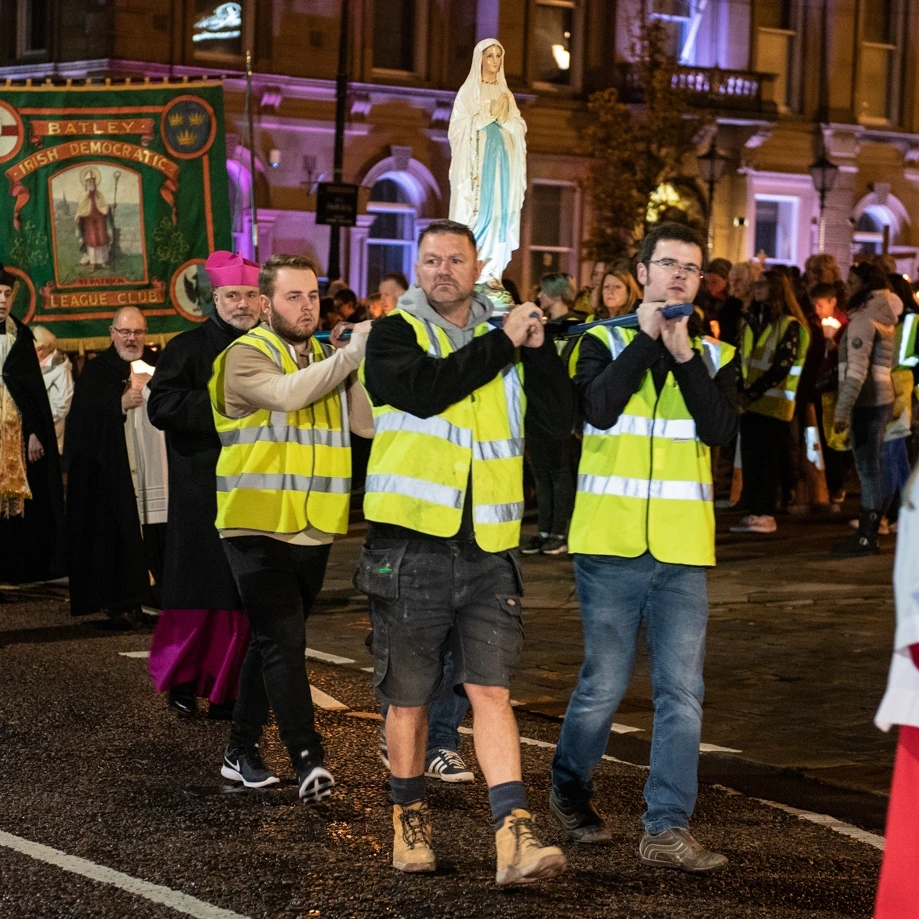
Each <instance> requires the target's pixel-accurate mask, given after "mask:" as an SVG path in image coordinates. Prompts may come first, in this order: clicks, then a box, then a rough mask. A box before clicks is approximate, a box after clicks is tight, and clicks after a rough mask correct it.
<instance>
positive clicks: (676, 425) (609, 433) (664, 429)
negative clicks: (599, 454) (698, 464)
mask: <svg viewBox="0 0 919 919" xmlns="http://www.w3.org/2000/svg"><path fill="white" fill-rule="evenodd" d="M584 433H585V434H593V435H595V436H600V437H614V436H616V435H619V434H632V435H634V436H636V437H659V438H661V439H662V440H695V439H696V423H695V421H693V420H692V419H691V418H671V419H667V418H655V419H653V420H652V419H651V418H644V417H643V416H641V415H620V416H619V419H618V420H617V421H616V423H615V424H614V425H613V426H612V427H611V428H607V429H606V430H605V431H601V430H599V429H597V428H595V427H594V426H593V425H590V424H586V425H584Z"/></svg>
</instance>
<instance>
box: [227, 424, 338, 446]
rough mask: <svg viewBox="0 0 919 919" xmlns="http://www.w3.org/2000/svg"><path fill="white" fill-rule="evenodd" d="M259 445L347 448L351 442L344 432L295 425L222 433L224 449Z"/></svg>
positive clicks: (243, 429)
mask: <svg viewBox="0 0 919 919" xmlns="http://www.w3.org/2000/svg"><path fill="white" fill-rule="evenodd" d="M257 443H268V444H288V443H290V444H292V443H296V444H300V446H301V447H313V446H322V447H347V446H348V445H349V443H350V440H349V438H348V436H347V435H346V434H345V432H344V431H330V430H327V429H326V428H298V427H295V426H294V425H274V424H272V425H269V426H264V427H263V426H259V427H254V428H235V429H234V430H232V431H221V432H220V444H221V446H224V447H233V446H236V445H238V444H257Z"/></svg>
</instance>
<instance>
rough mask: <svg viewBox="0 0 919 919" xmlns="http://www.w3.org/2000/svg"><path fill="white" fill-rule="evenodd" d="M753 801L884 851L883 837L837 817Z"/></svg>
mask: <svg viewBox="0 0 919 919" xmlns="http://www.w3.org/2000/svg"><path fill="white" fill-rule="evenodd" d="M753 800H754V801H758V802H759V803H760V804H765V805H766V807H774V808H776V809H777V810H780V811H785V813H786V814H791V815H792V816H794V817H799V818H800V819H801V820H809V821H810V822H811V823H816V824H817V826H825V827H826V828H827V829H830V830H832V831H833V832H834V833H841V834H842V835H843V836H849V837H850V838H852V839H857V840H858V841H859V842H863V843H865V845H866V846H874V848H875V849H880V850H881V851H882V852H883V851H884V845H885V841H884V837H883V836H878V835H877V834H876V833H869V832H868V831H867V830H861V829H859V828H858V827H857V826H852V824H851V823H843V821H842V820H837V819H836V818H835V817H829V816H827V815H826V814H815V813H814V812H813V811H805V810H801V809H800V808H797V807H790V806H789V805H787V804H779V803H778V802H777V801H767V800H766V799H765V798H754V799H753Z"/></svg>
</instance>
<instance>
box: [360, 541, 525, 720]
mask: <svg viewBox="0 0 919 919" xmlns="http://www.w3.org/2000/svg"><path fill="white" fill-rule="evenodd" d="M354 586H355V587H356V588H357V589H358V590H360V591H361V592H362V593H365V594H366V595H367V597H368V598H369V600H370V621H371V625H372V627H373V658H374V667H373V687H374V690H375V691H376V692H377V694H378V695H379V697H380V698H381V699H382V700H383V701H384V702H387V703H389V704H390V705H395V706H398V707H400V708H418V707H421V706H424V705H427V704H428V702H430V701H431V700H432V699H433V698H434V697H435V696H436V695H437V693H438V692H439V691H440V689H441V683H442V679H443V658H444V653H445V652H446V651H447V649H449V650H450V651H452V652H453V661H454V668H453V686H454V687H459V686H461V685H463V684H466V683H471V684H473V685H477V686H503V687H505V688H509V687H510V680H511V676H512V675H513V672H514V669H515V668H516V666H517V664H518V662H519V660H520V652H521V649H522V647H523V625H522V622H521V607H520V597H521V594H522V592H523V591H522V585H521V580H520V569H519V568H518V566H517V560H516V559H515V558H514V556H513V554H512V553H510V552H497V553H493V552H485V551H484V550H483V549H480V548H479V547H478V546H477V545H476V544H475V543H466V542H459V541H444V542H439V541H434V540H397V539H373V540H370V541H368V542H367V543H366V544H365V546H364V550H363V552H362V554H361V559H360V562H359V563H358V569H357V571H356V572H355V575H354Z"/></svg>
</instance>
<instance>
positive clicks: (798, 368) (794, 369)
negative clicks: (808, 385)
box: [788, 364, 804, 377]
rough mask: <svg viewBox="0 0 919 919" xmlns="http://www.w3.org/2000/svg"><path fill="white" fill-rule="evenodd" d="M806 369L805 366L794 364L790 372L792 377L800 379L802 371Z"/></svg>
mask: <svg viewBox="0 0 919 919" xmlns="http://www.w3.org/2000/svg"><path fill="white" fill-rule="evenodd" d="M803 369H804V365H803V364H793V365H792V367H791V370H789V371H788V375H789V376H790V377H799V376H801V371H802V370H803Z"/></svg>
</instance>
